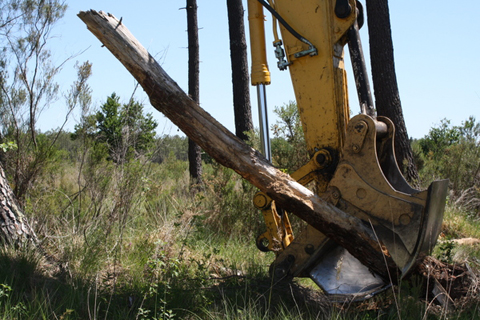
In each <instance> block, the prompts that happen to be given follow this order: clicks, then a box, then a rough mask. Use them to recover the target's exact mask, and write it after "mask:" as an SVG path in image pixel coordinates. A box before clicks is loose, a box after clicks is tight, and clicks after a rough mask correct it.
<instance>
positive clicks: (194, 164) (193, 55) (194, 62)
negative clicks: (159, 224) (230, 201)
mask: <svg viewBox="0 0 480 320" xmlns="http://www.w3.org/2000/svg"><path fill="white" fill-rule="evenodd" d="M197 8H198V7H197V0H187V30H188V94H189V95H190V98H192V99H193V101H195V102H196V103H197V104H200V80H199V79H200V66H199V65H200V54H199V45H198V21H197ZM188 163H189V171H190V177H191V179H192V183H191V184H192V185H194V186H198V185H201V184H202V149H201V148H200V146H198V145H197V144H196V143H195V141H192V140H191V139H190V138H188ZM194 189H196V188H194Z"/></svg>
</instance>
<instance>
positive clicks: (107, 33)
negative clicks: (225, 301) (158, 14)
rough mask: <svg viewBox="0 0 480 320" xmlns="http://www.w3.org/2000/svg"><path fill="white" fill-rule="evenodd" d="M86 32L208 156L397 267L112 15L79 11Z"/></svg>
mask: <svg viewBox="0 0 480 320" xmlns="http://www.w3.org/2000/svg"><path fill="white" fill-rule="evenodd" d="M79 17H80V19H82V20H83V21H84V22H85V24H86V25H87V27H88V29H89V30H90V31H91V32H92V33H93V34H94V35H95V36H96V37H97V38H98V39H99V40H100V41H101V42H102V43H103V45H104V46H105V47H106V48H108V49H109V50H110V52H112V53H113V55H115V57H116V58H117V59H118V60H119V61H120V62H121V63H122V64H123V65H124V66H125V67H126V68H127V70H128V71H129V72H130V73H131V74H132V75H133V76H134V78H135V79H136V80H137V81H138V83H139V84H140V85H141V86H142V87H143V89H144V90H145V92H146V93H147V94H148V96H149V98H150V102H151V104H152V106H153V107H154V108H156V109H157V110H158V111H160V112H162V113H163V114H164V115H165V116H166V117H167V118H169V119H170V120H171V121H172V122H173V123H175V124H176V125H177V126H178V127H179V128H180V129H181V130H182V131H183V132H184V133H185V134H186V135H187V136H188V137H190V138H191V139H192V140H194V141H195V142H196V143H197V144H198V145H200V146H201V147H202V148H203V150H205V151H206V152H207V153H208V154H210V156H212V157H213V158H214V159H215V160H217V161H218V162H219V163H220V164H222V165H223V166H225V167H228V168H231V169H233V170H234V171H235V172H237V173H238V174H239V175H241V176H242V177H243V178H244V179H246V180H248V181H249V182H250V183H252V184H253V185H255V186H256V187H257V188H259V189H260V190H261V191H262V192H264V193H266V194H267V195H268V196H270V197H271V198H272V199H273V200H275V201H276V202H277V203H278V204H279V205H280V206H281V207H282V208H284V209H286V210H287V211H289V212H292V213H294V214H295V215H297V216H298V217H300V218H301V219H303V220H304V221H306V222H307V223H308V224H310V225H311V226H313V227H314V228H316V229H318V230H320V231H321V232H323V233H324V234H326V235H327V236H329V237H330V238H331V239H333V240H334V241H336V242H337V243H338V244H339V245H341V246H343V247H344V248H345V249H347V250H348V251H349V252H350V253H351V254H352V255H353V256H355V257H356V258H357V259H359V260H360V261H361V262H362V263H363V264H365V265H366V266H367V267H369V268H370V269H371V270H372V271H374V272H376V273H377V274H379V275H380V276H383V277H384V278H386V279H388V275H389V274H392V275H393V274H395V273H396V270H397V267H396V265H395V263H394V262H393V260H392V258H391V256H390V254H389V253H388V251H387V249H386V248H385V246H383V245H382V244H381V243H380V242H379V241H378V239H377V237H376V235H375V233H374V231H373V230H372V229H371V228H370V227H369V226H367V225H365V224H364V223H363V222H362V221H361V220H360V219H358V218H356V217H352V216H350V215H348V214H346V213H345V212H343V211H341V210H339V209H338V208H336V207H335V206H334V205H332V204H329V203H327V202H326V201H324V200H322V199H321V198H320V197H318V196H317V195H316V194H314V193H313V192H312V191H310V190H309V189H307V188H305V187H304V186H302V185H300V184H299V183H297V182H296V181H294V180H293V179H292V178H291V177H290V176H289V175H287V174H285V173H283V172H282V171H280V170H278V169H276V168H275V167H273V166H272V165H271V164H270V163H269V162H268V161H267V160H266V159H265V157H264V156H263V155H261V154H260V153H259V152H257V151H256V150H254V149H253V148H251V147H249V146H248V145H246V144H245V143H244V142H243V141H242V140H240V139H239V138H237V137H236V136H235V135H234V134H232V133H231V132H230V131H229V130H227V129H226V128H225V127H224V126H222V125H221V124H220V123H219V122H218V121H216V120H215V119H214V118H213V117H212V116H210V115H209V114H208V113H207V112H205V111H204V110H203V109H202V108H200V107H199V106H198V104H197V103H196V102H195V101H194V100H192V99H191V98H190V97H189V96H188V95H186V94H185V93H184V92H183V91H182V89H180V87H179V86H178V85H177V84H176V83H175V81H173V80H172V79H171V78H170V77H169V76H168V74H167V73H166V72H165V71H164V70H163V69H162V68H161V67H160V65H159V64H158V63H157V62H156V61H155V59H154V58H153V57H152V56H151V55H150V54H149V53H148V51H147V50H146V49H145V48H144V47H143V46H141V45H140V43H139V42H138V40H136V39H135V37H134V36H133V35H132V34H131V33H130V31H129V30H128V29H127V28H126V27H125V26H124V24H122V22H120V21H119V20H118V19H117V18H115V17H114V16H113V15H111V14H107V13H104V12H101V11H100V12H97V11H94V10H90V11H87V12H80V13H79Z"/></svg>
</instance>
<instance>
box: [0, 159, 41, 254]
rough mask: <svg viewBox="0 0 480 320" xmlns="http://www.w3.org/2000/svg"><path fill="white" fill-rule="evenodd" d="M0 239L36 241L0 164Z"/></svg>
mask: <svg viewBox="0 0 480 320" xmlns="http://www.w3.org/2000/svg"><path fill="white" fill-rule="evenodd" d="M0 239H1V240H2V241H3V243H6V244H13V245H21V244H25V243H28V242H32V243H36V241H37V237H36V235H35V232H34V231H33V230H32V228H31V227H30V225H29V224H28V222H27V220H26V218H25V216H24V214H23V211H22V209H21V208H20V205H19V204H18V202H17V199H16V197H15V195H14V194H13V191H12V189H11V188H10V185H9V184H8V181H7V178H6V176H5V172H4V171H3V166H2V165H1V164H0Z"/></svg>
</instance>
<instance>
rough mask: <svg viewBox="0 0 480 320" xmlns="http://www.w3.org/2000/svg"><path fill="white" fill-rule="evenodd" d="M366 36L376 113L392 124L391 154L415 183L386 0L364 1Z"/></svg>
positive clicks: (416, 177) (415, 176) (415, 168)
mask: <svg viewBox="0 0 480 320" xmlns="http://www.w3.org/2000/svg"><path fill="white" fill-rule="evenodd" d="M367 17H368V19H367V21H368V35H369V40H370V60H371V65H372V80H373V89H374V92H375V105H376V107H377V113H378V115H380V116H385V117H387V118H389V119H390V120H392V121H393V123H394V124H395V157H396V158H397V163H398V167H399V168H401V170H402V172H404V174H405V176H406V178H407V180H409V181H410V182H412V183H414V184H417V183H418V180H419V177H418V172H417V167H416V165H415V163H414V160H413V152H412V147H411V146H410V139H409V138H408V134H407V127H406V126H405V120H404V118H403V111H402V104H401V102H400V93H399V91H398V84H397V76H396V73H395V62H394V56H393V40H392V31H391V27H390V14H389V9H388V1H387V0H367Z"/></svg>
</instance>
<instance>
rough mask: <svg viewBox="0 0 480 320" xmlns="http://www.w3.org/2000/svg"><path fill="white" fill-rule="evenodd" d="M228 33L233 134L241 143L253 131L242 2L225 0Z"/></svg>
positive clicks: (240, 0)
mask: <svg viewBox="0 0 480 320" xmlns="http://www.w3.org/2000/svg"><path fill="white" fill-rule="evenodd" d="M227 10H228V31H229V35H230V60H231V63H232V86H233V110H234V114H235V134H236V135H237V137H239V138H240V139H242V140H243V141H247V140H248V135H247V134H246V132H248V131H251V130H253V121H252V107H251V105H250V83H249V75H248V62H247V41H246V40H245V25H244V23H243V13H244V9H243V5H242V0H227Z"/></svg>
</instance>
